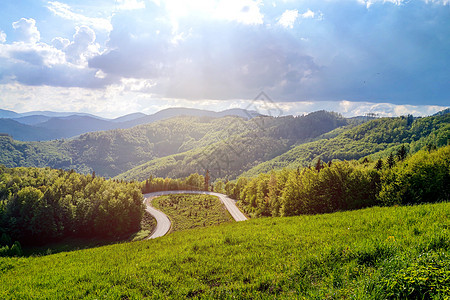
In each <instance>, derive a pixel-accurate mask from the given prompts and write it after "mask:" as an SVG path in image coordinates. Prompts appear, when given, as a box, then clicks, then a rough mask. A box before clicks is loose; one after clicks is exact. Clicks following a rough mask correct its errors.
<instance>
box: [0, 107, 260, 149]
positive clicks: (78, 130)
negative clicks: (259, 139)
mask: <svg viewBox="0 0 450 300" xmlns="http://www.w3.org/2000/svg"><path fill="white" fill-rule="evenodd" d="M179 116H194V117H213V118H220V117H224V116H239V117H242V118H245V119H252V118H254V117H257V116H261V114H259V113H257V112H255V111H248V110H244V109H229V110H224V111H221V112H215V111H209V110H201V109H195V108H168V109H164V110H161V111H159V112H157V113H154V114H151V115H146V114H144V113H133V114H128V115H125V116H121V117H118V118H115V119H105V118H101V117H98V116H95V115H92V114H86V113H70V112H69V113H68V112H63V113H61V112H52V111H34V112H27V113H16V112H14V111H10V110H2V109H0V133H3V134H8V135H10V136H12V137H14V139H16V140H19V141H46V140H53V139H60V138H70V137H74V136H77V135H80V134H83V133H87V132H94V131H103V130H111V129H127V128H131V127H134V126H137V125H142V124H148V123H153V122H156V121H160V120H165V119H170V118H173V117H179Z"/></svg>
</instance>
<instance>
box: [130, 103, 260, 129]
mask: <svg viewBox="0 0 450 300" xmlns="http://www.w3.org/2000/svg"><path fill="white" fill-rule="evenodd" d="M179 116H191V117H210V118H221V117H226V116H238V117H242V118H245V119H250V118H254V117H257V116H261V115H260V114H258V113H257V112H255V111H246V110H244V109H229V110H224V111H221V112H215V111H211V110H203V109H196V108H185V107H172V108H167V109H163V110H161V111H158V112H156V113H154V114H152V115H146V116H144V117H142V118H137V119H134V120H131V121H128V122H124V124H123V126H124V127H123V128H130V127H133V126H137V125H142V124H147V123H153V122H156V121H160V120H166V119H170V118H174V117H179Z"/></svg>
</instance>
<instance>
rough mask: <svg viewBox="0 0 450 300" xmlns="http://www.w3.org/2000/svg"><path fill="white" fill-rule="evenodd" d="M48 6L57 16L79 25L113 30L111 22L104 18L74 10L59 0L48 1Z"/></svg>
mask: <svg viewBox="0 0 450 300" xmlns="http://www.w3.org/2000/svg"><path fill="white" fill-rule="evenodd" d="M47 8H48V9H49V10H50V11H51V12H52V13H53V14H54V15H56V16H59V17H61V18H63V19H66V20H71V21H74V22H75V23H76V24H77V25H87V26H90V27H92V28H95V29H97V30H102V31H107V32H109V31H111V30H112V25H111V22H110V21H109V20H107V19H103V18H91V17H87V16H84V15H82V14H79V13H75V12H73V11H72V9H71V7H70V6H69V5H67V4H65V3H61V2H58V1H50V2H48V6H47Z"/></svg>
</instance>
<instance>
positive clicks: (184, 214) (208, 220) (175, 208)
mask: <svg viewBox="0 0 450 300" xmlns="http://www.w3.org/2000/svg"><path fill="white" fill-rule="evenodd" d="M152 205H153V206H154V207H156V208H157V209H159V210H161V211H162V212H164V213H165V214H166V215H168V216H169V218H170V220H171V222H172V228H171V231H180V230H186V229H192V228H197V227H205V226H210V225H214V224H220V223H224V222H231V221H232V220H233V219H232V217H231V215H230V214H229V213H228V211H227V210H226V208H225V206H224V205H223V204H222V202H221V201H220V200H219V198H217V197H215V196H211V195H190V194H173V195H165V196H160V197H158V198H155V199H153V201H152Z"/></svg>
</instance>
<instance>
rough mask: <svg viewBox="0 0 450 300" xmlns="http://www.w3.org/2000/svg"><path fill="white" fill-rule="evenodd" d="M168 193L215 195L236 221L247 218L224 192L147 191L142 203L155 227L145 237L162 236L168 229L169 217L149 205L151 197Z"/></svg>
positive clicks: (169, 224)
mask: <svg viewBox="0 0 450 300" xmlns="http://www.w3.org/2000/svg"><path fill="white" fill-rule="evenodd" d="M169 194H205V195H212V196H216V197H218V198H219V199H220V201H222V203H223V204H224V205H225V207H226V209H227V210H228V211H229V212H230V214H231V216H232V217H233V218H234V219H235V220H236V221H245V220H247V217H246V216H245V215H244V214H243V213H242V212H241V211H240V210H239V208H237V206H236V201H235V200H233V199H231V198H229V197H228V196H227V195H224V194H220V193H214V192H205V191H163V192H155V193H149V194H145V195H144V203H145V205H146V210H147V211H148V212H149V213H150V214H151V215H152V216H153V217H154V218H155V219H156V229H155V231H154V232H153V234H152V235H150V236H149V237H148V238H147V239H154V238H157V237H160V236H163V235H165V234H166V233H167V232H169V230H170V226H171V223H170V220H169V218H168V217H167V216H166V215H165V214H164V213H163V212H161V211H159V210H157V209H156V208H154V207H152V206H151V202H152V200H153V198H155V197H158V196H162V195H169Z"/></svg>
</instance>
